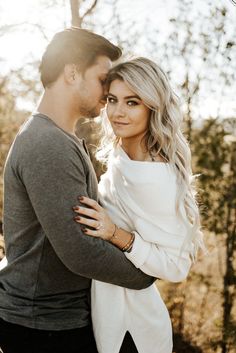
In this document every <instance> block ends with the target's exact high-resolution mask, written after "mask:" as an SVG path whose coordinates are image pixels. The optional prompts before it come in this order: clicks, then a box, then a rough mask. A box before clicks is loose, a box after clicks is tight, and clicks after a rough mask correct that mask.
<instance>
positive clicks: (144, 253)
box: [125, 232, 192, 282]
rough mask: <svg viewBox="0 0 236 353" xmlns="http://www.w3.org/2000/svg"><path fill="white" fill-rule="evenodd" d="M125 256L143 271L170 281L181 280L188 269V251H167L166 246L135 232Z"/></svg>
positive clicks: (189, 263)
mask: <svg viewBox="0 0 236 353" xmlns="http://www.w3.org/2000/svg"><path fill="white" fill-rule="evenodd" d="M125 255H126V257H127V258H128V259H129V260H130V261H131V262H132V263H133V264H134V265H135V266H136V267H137V268H139V269H140V270H141V271H143V272H144V273H146V274H148V275H150V276H154V277H157V278H159V279H164V280H167V281H170V282H181V281H183V280H184V279H185V278H186V277H187V275H188V273H189V270H190V267H191V263H192V262H191V259H190V256H189V252H187V251H186V250H183V251H182V252H180V249H179V251H171V250H170V251H168V250H167V248H166V247H162V246H158V244H155V243H151V242H148V241H145V240H144V239H143V238H142V237H141V236H140V235H139V234H138V233H137V232H135V241H134V244H133V247H132V250H131V252H130V253H127V252H125Z"/></svg>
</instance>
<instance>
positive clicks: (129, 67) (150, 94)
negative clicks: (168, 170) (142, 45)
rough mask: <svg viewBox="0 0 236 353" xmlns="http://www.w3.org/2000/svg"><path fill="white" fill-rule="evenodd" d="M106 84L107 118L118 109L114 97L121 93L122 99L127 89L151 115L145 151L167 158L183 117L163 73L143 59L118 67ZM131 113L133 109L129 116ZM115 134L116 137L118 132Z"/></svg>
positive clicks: (109, 76) (112, 71) (111, 73)
mask: <svg viewBox="0 0 236 353" xmlns="http://www.w3.org/2000/svg"><path fill="white" fill-rule="evenodd" d="M122 83H123V84H122ZM107 84H108V90H109V95H108V105H107V113H108V117H109V118H110V115H111V111H112V112H114V109H112V108H115V105H114V104H113V103H114V101H113V100H112V94H113V93H114V92H119V95H120V97H121V96H122V95H123V90H124V89H125V87H126V90H127V91H128V90H129V91H130V94H131V93H132V95H133V96H137V97H138V98H137V99H135V101H137V102H139V104H142V105H143V106H145V107H146V110H148V112H149V116H148V121H147V129H146V132H145V134H144V141H145V145H146V148H147V149H148V151H149V152H150V153H152V154H154V155H155V154H158V153H159V154H162V157H165V158H167V157H168V155H169V144H170V141H171V139H172V135H173V134H175V132H176V129H178V128H179V126H180V122H181V120H182V115H181V113H180V110H179V104H178V100H177V97H176V96H175V94H174V92H173V90H172V88H171V86H170V84H169V81H168V78H167V76H166V74H165V73H164V72H163V70H162V69H161V68H160V67H159V66H158V65H157V64H156V63H154V62H153V61H151V60H149V59H147V58H142V57H140V58H136V59H133V60H130V61H126V62H123V63H121V64H119V65H117V66H115V67H114V68H113V69H112V70H111V71H110V72H109V75H108V78H107ZM122 87H123V89H122ZM123 96H124V95H123ZM131 104H132V102H130V105H131ZM116 107H118V105H117V106H116ZM124 107H125V105H124ZM132 109H133V108H131V107H130V109H129V110H128V109H127V112H129V111H132ZM136 109H137V108H136ZM133 110H134V109H133ZM118 113H119V112H118V111H117V114H118ZM120 113H122V114H124V113H125V111H123V112H122V110H120ZM143 119H144V120H146V119H147V113H146V114H144V115H143ZM113 129H114V127H113ZM114 132H115V134H116V130H114Z"/></svg>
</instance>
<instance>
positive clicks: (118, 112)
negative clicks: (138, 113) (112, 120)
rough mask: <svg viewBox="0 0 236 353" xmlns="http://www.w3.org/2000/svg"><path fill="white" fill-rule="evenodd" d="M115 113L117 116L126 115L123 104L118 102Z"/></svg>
mask: <svg viewBox="0 0 236 353" xmlns="http://www.w3.org/2000/svg"><path fill="white" fill-rule="evenodd" d="M113 115H114V116H116V117H123V116H124V115H125V109H124V106H123V104H116V107H115V109H114V112H113Z"/></svg>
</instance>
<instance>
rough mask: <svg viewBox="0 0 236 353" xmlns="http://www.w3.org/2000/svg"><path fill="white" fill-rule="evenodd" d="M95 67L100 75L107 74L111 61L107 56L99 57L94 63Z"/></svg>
mask: <svg viewBox="0 0 236 353" xmlns="http://www.w3.org/2000/svg"><path fill="white" fill-rule="evenodd" d="M95 65H96V68H97V70H99V72H101V74H107V73H108V71H109V70H110V69H111V67H112V61H111V59H109V58H108V57H107V56H99V57H98V58H97V60H96V62H95Z"/></svg>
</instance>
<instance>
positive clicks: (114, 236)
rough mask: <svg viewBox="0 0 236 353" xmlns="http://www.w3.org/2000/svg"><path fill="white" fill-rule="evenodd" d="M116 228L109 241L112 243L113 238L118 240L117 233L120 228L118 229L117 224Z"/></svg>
mask: <svg viewBox="0 0 236 353" xmlns="http://www.w3.org/2000/svg"><path fill="white" fill-rule="evenodd" d="M114 226H115V229H114V232H113V234H112V236H111V237H110V238H109V239H108V241H111V240H112V239H113V238H114V239H117V238H118V237H117V235H116V231H117V229H118V227H117V225H116V224H114Z"/></svg>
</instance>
